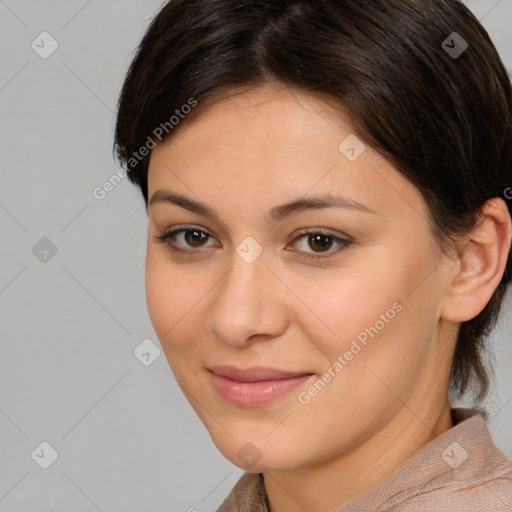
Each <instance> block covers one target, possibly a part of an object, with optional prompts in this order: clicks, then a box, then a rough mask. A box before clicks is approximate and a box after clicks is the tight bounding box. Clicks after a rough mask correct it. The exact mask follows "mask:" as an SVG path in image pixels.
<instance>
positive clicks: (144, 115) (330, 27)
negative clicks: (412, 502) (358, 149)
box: [114, 0, 512, 402]
mask: <svg viewBox="0 0 512 512" xmlns="http://www.w3.org/2000/svg"><path fill="white" fill-rule="evenodd" d="M454 32H456V33H457V34H458V35H456V34H453V33H454ZM465 44H467V48H466V47H465ZM269 82H278V83H281V84H283V85H286V86H289V87H291V88H295V89H297V90H302V91H305V92H309V93H312V94H316V95H319V96H321V97H323V98H328V99H330V100H332V101H333V102H334V104H335V105H338V106H339V108H340V109H343V111H344V112H346V113H348V115H349V118H350V120H351V122H352V124H353V126H354V129H355V131H356V133H357V134H358V136H359V137H360V138H361V139H363V140H364V141H365V142H366V143H367V144H368V145H370V146H371V147H373V148H374V149H375V150H377V151H378V152H379V153H380V154H382V155H383V156H384V157H385V158H387V159H388V160H389V161H390V162H391V163H392V164H393V165H394V166H395V167H396V168H397V169H398V171H399V172H400V173H401V174H402V175H403V176H405V177H406V178H407V179H408V180H409V181H410V182H412V183H413V184H414V185H415V186H416V187H417V188H418V190H419V191H420V192H421V194H422V196H423V198H424V200H425V202H426V204H427V206H428V209H429V213H430V219H429V221H430V223H431V227H432V232H433V234H434V235H435V237H436V239H437V240H438V242H439V244H440V247H441V248H443V250H445V246H447V245H448V244H450V243H451V242H452V241H453V240H456V239H457V237H459V236H463V235H466V234H468V233H469V232H470V231H471V230H472V229H473V228H474V227H475V226H476V224H477V222H478V220H479V213H480V209H481V206H482V205H483V203H484V202H485V201H487V200H488V199H490V198H493V197H503V196H504V191H505V190H507V189H508V187H510V186H511V185H512V178H511V171H512V89H511V83H510V78H509V76H508V74H507V72H506V70H505V67H504V66H503V63H502V61H501V60H500V57H499V56H498V53H497V51H496V48H495V47H494V45H493V43H492V42H491V40H490V38H489V35H488V34H487V32H486V30H485V29H484V28H483V27H482V25H481V24H480V23H479V22H478V20H477V19H476V18H475V17H474V16H473V15H472V14H471V12H470V11H469V10H468V9H467V8H466V7H465V6H464V5H463V4H462V3H461V2H459V1H457V0H365V1H361V0H279V1H275V0H171V1H169V2H168V3H167V4H166V5H165V6H164V7H163V9H162V10H161V11H160V12H159V14H158V15H157V16H156V17H155V19H154V20H153V21H152V23H151V25H150V27H149V29H148V30H147V32H146V34H145V36H144V38H143V40H142V42H141V44H140V46H139V47H138V50H137V53H136V55H135V57H134V60H133V61H132V63H131V66H130V69H129V71H128V74H127V77H126V80H125V82H124V85H123V88H122V92H121V95H120V99H119V105H118V118H117V126H116V134H115V146H114V147H115V150H116V154H117V157H118V159H119V161H120V162H121V163H122V165H124V166H127V167H128V169H129V177H130V179H131V181H132V182H133V183H135V184H137V185H138V186H139V187H140V189H141V191H142V194H143V197H144V199H145V201H146V206H147V201H148V188H147V171H148V162H149V158H150V151H149V154H148V149H149V150H150V149H151V148H152V147H154V144H155V143H156V142H158V140H162V139H164V138H166V137H169V136H171V135H172V133H173V131H175V130H176V129H179V126H180V123H182V119H183V118H184V117H185V114H186V113H187V112H189V111H190V110H191V108H190V106H193V105H194V102H195V104H196V105H197V104H198V105H199V108H198V109H197V111H200V107H201V105H202V104H207V100H212V98H213V99H214V98H215V97H216V95H217V94H222V93H225V92H227V91H230V90H235V89H237V88H240V87H246V88H252V87H258V86H259V85H263V84H266V83H269ZM196 113H197V112H196ZM193 114H194V113H193ZM194 115H195V114H194ZM171 117H173V118H174V120H172V121H171ZM156 139H158V140H156ZM143 148H146V149H145V150H144V149H143ZM141 150H142V151H141ZM142 155H144V156H142ZM505 196H507V194H505ZM504 199H507V200H508V203H507V204H508V208H509V211H510V210H511V203H512V202H511V201H510V200H509V198H507V197H504ZM511 275H512V263H511V257H510V254H509V258H508V261H507V266H506V271H505V273H504V275H503V278H502V280H501V282H500V284H499V285H498V287H497V289H496V290H495V292H494V295H493V296H492V298H491V300H490V301H489V303H488V304H487V305H486V307H485V308H484V309H483V311H482V312H481V313H480V314H479V315H478V316H476V317H475V318H473V319H472V320H470V321H467V322H463V323H462V324H461V328H460V332H459V336H458V341H457V346H456V350H455V355H454V358H453V362H452V369H451V380H450V385H451V388H452V390H454V391H456V393H457V394H458V396H461V395H463V394H464V393H465V392H466V391H469V390H470V391H472V393H473V395H474V397H475V399H476V400H477V401H479V402H480V401H482V400H483V398H484V397H485V395H486V393H487V391H488V387H489V372H488V370H487V369H486V365H485V364H484V359H483V355H484V352H485V339H486V338H487V336H488V334H489V332H490V330H491V329H492V328H493V327H494V325H495V323H496V320H497V316H498V313H499V310H500V307H501V303H502V299H503V296H504V293H505V290H506V287H507V285H508V283H509V282H510V278H511Z"/></svg>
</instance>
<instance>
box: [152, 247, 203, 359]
mask: <svg viewBox="0 0 512 512" xmlns="http://www.w3.org/2000/svg"><path fill="white" fill-rule="evenodd" d="M160 253H161V251H160V250H157V249H155V248H151V247H148V252H147V257H146V301H147V306H148V311H149V315H150V318H151V322H152V324H153V327H154V329H155V332H156V333H157V335H158V338H159V340H160V343H161V344H162V347H163V348H164V349H166V350H167V349H168V348H169V347H176V348H178V347H179V344H180V340H182V339H184V338H186V336H184V333H183V329H184V328H185V327H186V326H187V325H189V320H190V318H191V317H192V316H193V315H194V309H195V308H194V305H196V304H197V302H198V301H199V298H200V296H201V292H202V289H201V290H199V289H198V280H197V279H196V280H195V281H194V280H193V279H191V277H190V275H189V274H188V273H187V272H184V271H182V270H180V269H179V268H178V267H177V266H176V265H172V264H171V263H170V261H169V258H166V257H165V256H164V255H162V254H160Z"/></svg>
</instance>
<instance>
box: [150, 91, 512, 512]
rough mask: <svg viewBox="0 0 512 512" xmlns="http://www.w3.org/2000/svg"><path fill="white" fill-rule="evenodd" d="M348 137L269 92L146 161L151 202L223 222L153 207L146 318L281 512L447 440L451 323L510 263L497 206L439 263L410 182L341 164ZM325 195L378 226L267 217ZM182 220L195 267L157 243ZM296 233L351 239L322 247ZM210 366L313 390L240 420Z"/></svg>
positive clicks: (316, 104) (346, 491)
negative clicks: (333, 370)
mask: <svg viewBox="0 0 512 512" xmlns="http://www.w3.org/2000/svg"><path fill="white" fill-rule="evenodd" d="M352 133H354V131H353V129H352V127H351V125H350V122H349V120H348V118H347V117H346V116H344V115H343V113H342V112H340V111H339V110H338V111H335V110H333V107H332V106H329V105H328V104H327V103H325V102H323V101H322V100H321V99H320V98H317V97H314V96H309V95H306V94H302V93H299V92H298V91H294V90H290V89H288V88H285V87H280V86H277V85H269V86H265V87H260V88H258V89H255V90H252V91H246V92H242V93H238V94H236V95H232V96H231V97H227V98H222V99H218V100H217V101H216V102H213V103H212V104H209V105H207V106H206V107H205V108H203V109H202V110H201V111H200V113H199V114H198V115H195V116H194V118H191V119H190V120H185V121H184V122H183V124H182V125H181V126H180V129H179V130H178V131H177V132H176V133H174V134H173V136H172V138H170V139H168V140H166V141H164V142H163V143H161V144H160V145H158V146H157V147H156V148H155V149H154V150H153V152H152V155H151V160H150V165H149V174H148V187H149V197H150V198H151V197H152V196H153V194H155V192H156V191H159V190H163V191H167V192H172V193H176V194H182V195H184V196H187V197H189V198H191V199H193V200H196V201H201V202H203V203H205V204H207V205H208V206H209V207H211V208H212V209H214V210H215V211H216V212H217V214H218V216H219V218H220V220H218V219H215V218H211V217H208V216H204V215H201V214H198V213H193V212H191V211H188V210H187V209H185V208H182V207H180V206H177V205H175V204H171V203H167V202H165V201H158V202H154V203H153V204H150V206H149V236H148V247H147V260H146V293H147V303H148V308H149V313H150V316H151V320H152V322H153V325H154V328H155V330H156V333H157V335H158V337H159V339H160V342H161V345H162V347H163V350H164V352H165V355H166V357H167V360H168V362H169V365H170V367H171V369H172V371H173V373H174V375H175V377H176V379H177V381H178V383H179V384H180V386H181V388H182V390H183V391H184V393H185V395H186V396H187V398H188V400H189V401H190V403H191V405H192V407H193V408H194V409H195V411H196V412H197V414H198V416H199V417H200V419H201V420H202V421H203V423H204V424H205V426H206V428H207V429H208V431H209V433H210V435H211V437H212V439H213V441H214V443H215V445H216V446H217V447H218V449H219V450H220V451H221V452H222V453H223V454H224V455H225V456H226V457H227V458H228V459H229V460H230V461H231V462H233V463H234V464H236V465H238V466H239V467H241V468H242V469H245V470H249V471H251V472H263V474H264V478H265V487H266V490H267V494H268V497H269V503H270V509H271V511H272V512H295V511H303V510H304V509H305V510H308V511H309V512H327V511H331V510H333V509H334V508H335V507H336V506H339V505H341V504H343V503H345V502H346V501H348V500H349V499H350V498H352V497H353V496H355V495H357V494H359V493H361V492H363V491H364V490H366V489H368V488H370V487H371V486H372V485H374V484H376V483H377V482H379V481H380V480H382V479H383V478H385V477H386V476H388V475H389V474H390V473H391V472H393V471H394V470H395V469H397V468H398V467H399V466H400V465H401V464H402V463H403V462H404V461H405V460H406V459H407V458H409V457H410V456H412V455H413V454H414V453H415V452H416V451H417V450H418V449H419V448H421V447H422V446H423V445H424V444H426V443H427V442H428V441H430V440H431V439H433V438H434V437H436V436H438V435H440V434H442V433H443V432H445V431H447V430H448V429H450V428H451V427H452V426H453V425H452V421H451V416H450V403H449V397H448V379H449V370H450V364H451V359H452V355H453V350H454V346H455V340H456V336H457V332H458V328H459V322H461V321H464V320H469V319H471V318H473V317H474V316H476V315H477V314H478V313H479V312H480V311H481V310H482V309H483V308H484V306H485V304H486V303H487V302H488V300H489V299H490V297H491V296H492V293H493V292H494V289H495V288H496V286H497V285H498V283H499V281H500V279H501V276H502V274H503V271H504V267H505V263H506V257H507V254H508V251H509V250H510V240H511V232H512V228H511V220H510V215H509V213H508V211H507V208H506V204H505V203H504V202H503V201H502V200H501V199H497V198H495V199H492V200H490V201H489V202H488V204H486V207H485V211H484V216H483V221H482V223H481V224H480V225H479V226H478V227H477V228H476V229H475V230H474V232H473V233H472V234H471V237H469V236H468V237H467V238H466V239H464V240H461V241H460V244H459V246H458V249H459V251H458V252H453V253H451V254H448V255H446V254H444V253H443V252H442V251H441V250H440V249H439V246H438V245H437V244H436V242H435V240H434V238H433V236H432V234H431V232H430V231H429V227H428V223H427V218H428V213H427V208H426V205H425V203H424V201H423V199H422V197H421V195H420V193H419V191H418V190H417V189H416V188H415V187H414V186H413V185H412V184H411V183H410V182H408V181H407V180H406V179H405V178H404V177H402V176H401V175H400V174H399V173H398V172H397V171H396V169H395V168H394V167H393V166H392V165H391V164H390V163H389V162H387V161H386V160H385V159H384V158H383V157H382V156H380V155H379V154H377V153H376V152H375V151H373V150H372V149H371V148H369V147H368V146H367V147H366V150H365V151H364V152H363V153H362V155H361V156H360V157H359V158H358V159H357V160H355V161H354V162H351V161H349V160H348V159H347V158H346V157H345V156H344V155H343V154H342V153H341V152H340V151H339V149H338V146H339V144H340V142H341V141H343V140H344V139H345V138H346V137H347V136H348V135H349V134H352ZM324 193H331V194H333V195H343V196H345V197H348V198H350V199H352V200H357V201H359V202H361V203H363V204H364V205H366V206H367V207H369V208H371V209H373V210H374V211H375V212H376V213H367V212H362V211H357V210H351V209H346V208H321V209H314V210H309V211H302V212H299V213H295V214H292V215H290V216H289V217H286V218H284V219H282V220H281V221H280V222H277V223H272V222H270V221H269V219H268V217H267V213H268V212H269V210H270V209H271V208H272V207H274V206H276V205H280V204H283V203H286V202H288V201H291V200H294V199H298V198H304V197H308V198H309V197H311V196H313V195H321V194H324ZM182 224H187V225H192V228H189V229H192V231H193V230H194V229H202V230H204V231H206V232H207V233H209V234H210V235H211V236H210V237H206V238H205V239H204V240H203V241H202V242H196V243H195V244H194V239H193V238H191V237H190V232H189V236H188V237H185V236H184V234H183V233H182V234H180V235H178V236H177V238H176V239H175V240H174V246H178V247H181V248H182V249H185V250H187V249H188V250H189V251H190V253H189V254H185V255H180V254H177V253H174V252H173V251H172V250H171V248H170V245H169V244H172V243H173V242H172V241H168V243H163V242H162V241H159V240H157V239H156V237H157V236H162V235H164V234H165V233H166V232H168V231H170V230H171V229H175V228H174V227H176V226H180V225H182ZM180 227H181V226H180ZM302 229H308V230H311V231H312V232H313V233H315V232H318V229H321V230H323V231H329V232H330V233H332V234H333V235H334V236H339V237H341V238H347V237H348V238H349V239H350V240H351V241H352V243H351V244H350V245H348V246H344V247H342V248H341V249H340V247H341V246H340V244H337V243H336V242H332V245H328V246H327V248H326V249H324V250H322V249H321V248H319V247H318V246H317V245H315V244H314V241H311V240H310V241H309V243H308V236H307V235H306V236H300V235H299V234H298V232H299V230H302ZM315 230H316V231H315ZM248 236H251V237H253V238H254V239H255V240H256V241H257V242H258V243H259V245H260V246H261V248H262V250H263V252H262V254H261V255H260V256H259V257H258V258H257V259H256V260H255V261H254V262H252V263H247V262H246V261H245V260H244V259H243V258H242V257H240V256H239V254H238V253H237V252H236V249H237V247H238V246H239V245H240V244H241V243H242V242H243V241H244V240H245V239H246V237H248ZM299 236H300V238H299ZM328 240H329V239H328ZM193 251H196V252H193ZM301 254H302V256H301ZM307 255H319V256H323V257H322V258H321V259H307V258H306V257H305V256H307ZM396 302H399V303H400V304H401V306H402V309H401V311H400V312H399V313H396V315H395V316H394V318H393V319H392V320H389V321H388V322H387V323H386V324H385V326H384V328H382V329H380V330H379V332H378V334H377V335H376V336H375V337H374V338H373V339H370V341H369V342H368V344H367V345H366V346H364V348H362V350H361V351H360V352H359V353H358V354H357V355H355V356H354V357H353V359H352V360H351V361H349V362H348V364H347V365H346V366H345V367H344V368H343V370H342V371H341V372H339V373H337V374H336V376H335V377H334V378H332V380H331V381H330V382H329V383H328V384H327V385H326V386H325V387H324V388H323V389H322V390H321V391H320V392H318V393H317V395H316V396H314V397H312V398H311V400H310V402H309V403H307V404H301V403H300V402H299V401H298V394H299V393H300V392H301V391H307V390H308V389H309V387H310V386H311V385H312V383H313V382H314V381H316V380H317V379H318V378H320V377H321V376H322V374H324V372H326V371H327V369H328V368H329V367H332V365H333V363H334V362H335V361H336V360H337V358H338V356H340V355H343V354H344V353H345V352H346V351H347V350H348V349H349V347H350V345H351V343H352V341H353V340H354V339H356V338H357V336H358V334H359V333H361V332H362V331H364V329H365V328H367V327H370V326H373V325H374V324H375V323H376V321H377V320H379V318H381V317H380V315H381V314H385V313H386V311H387V310H389V309H390V308H392V305H393V304H394V303H396ZM213 365H232V366H236V367H239V368H248V367H252V366H267V367H272V368H277V369H281V370H285V371H307V372H308V373H313V374H315V376H314V377H313V378H312V380H311V381H308V382H307V383H305V384H304V385H301V386H300V387H299V388H297V389H295V390H293V391H292V392H291V393H289V394H287V395H285V396H282V397H280V398H278V399H277V400H275V401H274V402H272V403H270V404H268V405H265V406H261V407H240V406H236V405H233V404H231V403H228V402H226V401H225V400H224V399H223V398H222V397H221V396H220V395H219V394H218V393H217V391H216V390H215V388H214V387H213V385H212V383H211V375H210V373H209V372H208V370H207V368H208V367H211V366H213ZM248 442H251V443H253V444H254V445H255V446H256V448H257V450H258V451H259V453H260V454H261V458H260V459H259V460H258V461H257V462H256V463H255V464H254V465H252V466H251V467H250V468H248V467H247V466H244V462H243V461H242V460H241V459H240V458H239V457H238V456H237V452H238V451H239V450H240V449H241V448H242V447H243V446H244V445H246V443H248ZM339 475H343V478H340V476H339Z"/></svg>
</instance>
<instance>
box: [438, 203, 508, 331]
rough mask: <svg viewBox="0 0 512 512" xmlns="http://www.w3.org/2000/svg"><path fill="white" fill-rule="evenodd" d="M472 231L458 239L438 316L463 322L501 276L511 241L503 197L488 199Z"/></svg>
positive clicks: (477, 309) (488, 296) (476, 311)
mask: <svg viewBox="0 0 512 512" xmlns="http://www.w3.org/2000/svg"><path fill="white" fill-rule="evenodd" d="M480 212H481V213H480V220H479V222H478V223H477V225H476V227H475V228H474V229H473V231H472V232H471V233H470V234H469V235H467V236H466V237H464V239H463V240H461V241H460V244H461V246H460V247H461V249H460V250H459V253H458V256H457V260H456V262H455V265H454V267H453V275H452V279H451V282H450V286H449V288H448V290H447V294H446V297H445V298H444V302H443V305H442V309H441V313H440V315H441V318H443V319H445V320H447V321H450V322H464V321H467V320H471V319H472V318H475V317H476V316H477V315H478V314H479V313H480V312H481V311H482V310H483V309H484V307H485V306H486V305H487V303H488V302H489V300H490V299H491V297H492V295H493V293H494V291H495V290H496V288H497V286H498V284H499V283H500V281H501V278H502V277H503V273H504V272H505V267H506V264H507V259H508V257H509V253H510V246H511V243H512V221H511V218H510V213H509V211H508V208H507V204H506V203H505V201H503V199H501V198H499V197H495V198H493V199H489V200H488V201H487V202H486V203H485V204H484V205H483V206H482V207H481V210H480Z"/></svg>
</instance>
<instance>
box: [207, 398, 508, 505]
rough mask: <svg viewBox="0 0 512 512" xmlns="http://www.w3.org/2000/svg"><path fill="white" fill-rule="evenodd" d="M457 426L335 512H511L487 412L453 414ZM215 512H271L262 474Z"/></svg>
mask: <svg viewBox="0 0 512 512" xmlns="http://www.w3.org/2000/svg"><path fill="white" fill-rule="evenodd" d="M451 414H452V420H453V425H454V426H453V427H452V428H451V429H450V430H448V431H446V432H445V433H443V434H441V435H440V436H438V437H436V438H435V439H432V440H431V441H430V442H428V443H427V444H426V445H424V446H423V447H422V448H420V449H419V450H418V451H417V452H416V453H415V454H414V455H413V456H412V457H410V458H409V459H407V460H406V461H405V462H404V463H403V464H402V465H401V466H400V467H399V468H398V469H397V470H395V471H394V472H393V473H391V474H390V475H389V476H388V477H386V478H385V479H384V480H381V481H380V482H379V483H377V484H376V485H374V486H373V487H371V488H370V489H367V490H366V491H364V492H362V493H361V494H359V495H358V496H355V497H353V498H352V499H350V500H349V501H348V502H346V503H344V504H343V505H341V506H339V507H338V508H336V509H335V512H367V511H372V512H374V511H375V512H425V511H429V512H459V511H460V512H512V461H511V460H510V459H508V458H507V457H506V456H505V455H504V454H503V453H502V452H501V451H500V450H499V449H498V448H497V447H496V445H495V444H494V441H493V440H492V437H491V434H490V432H489V429H488V427H487V423H486V420H485V417H484V416H483V414H482V413H481V412H479V411H477V410H476V409H462V408H455V409H452V410H451ZM217 512H270V508H269V504H268V500H267V495H266V492H265V485H264V481H263V475H262V473H244V474H243V475H242V476H241V477H240V479H239V480H238V482H237V483H236V484H235V486H234V487H233V489H232V490H231V492H230V494H229V496H228V497H227V498H226V499H225V500H224V502H223V503H222V504H221V506H220V508H218V509H217Z"/></svg>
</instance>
